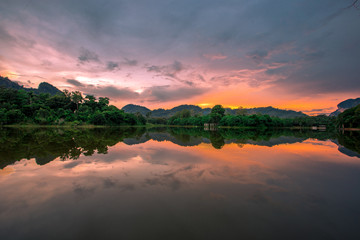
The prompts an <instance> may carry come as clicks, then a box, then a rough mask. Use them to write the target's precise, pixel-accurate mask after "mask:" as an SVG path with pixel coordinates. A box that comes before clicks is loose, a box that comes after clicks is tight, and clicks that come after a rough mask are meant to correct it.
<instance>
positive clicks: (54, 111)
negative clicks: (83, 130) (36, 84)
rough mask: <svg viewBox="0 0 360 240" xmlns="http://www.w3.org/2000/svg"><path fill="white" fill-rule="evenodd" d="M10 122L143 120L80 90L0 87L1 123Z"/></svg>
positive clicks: (124, 122) (130, 122)
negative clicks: (52, 91)
mask: <svg viewBox="0 0 360 240" xmlns="http://www.w3.org/2000/svg"><path fill="white" fill-rule="evenodd" d="M9 124H39V125H64V124H73V125H79V124H94V125H144V124H146V119H145V118H144V117H143V116H142V115H141V114H138V115H136V114H129V113H125V112H124V111H123V110H120V109H118V108H117V107H115V106H113V105H109V98H107V97H100V98H99V99H96V98H95V97H94V96H92V95H86V96H85V97H83V95H82V94H81V93H80V92H79V91H75V92H69V91H64V92H60V93H57V94H56V95H50V94H47V93H40V94H35V93H34V92H32V91H26V90H24V89H21V90H16V89H12V88H3V87H0V125H9Z"/></svg>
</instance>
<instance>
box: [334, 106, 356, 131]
mask: <svg viewBox="0 0 360 240" xmlns="http://www.w3.org/2000/svg"><path fill="white" fill-rule="evenodd" d="M336 125H337V126H338V127H341V128H342V127H344V128H360V104H359V105H357V106H355V107H352V108H349V109H347V110H345V111H344V112H343V113H340V114H339V115H338V117H337V120H336Z"/></svg>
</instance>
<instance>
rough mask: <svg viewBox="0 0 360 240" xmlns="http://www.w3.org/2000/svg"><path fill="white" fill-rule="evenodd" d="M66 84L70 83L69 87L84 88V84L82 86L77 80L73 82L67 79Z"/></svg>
mask: <svg viewBox="0 0 360 240" xmlns="http://www.w3.org/2000/svg"><path fill="white" fill-rule="evenodd" d="M66 82H67V83H70V84H71V85H73V86H76V87H84V86H85V85H84V84H82V83H81V82H79V81H78V80H75V79H67V80H66Z"/></svg>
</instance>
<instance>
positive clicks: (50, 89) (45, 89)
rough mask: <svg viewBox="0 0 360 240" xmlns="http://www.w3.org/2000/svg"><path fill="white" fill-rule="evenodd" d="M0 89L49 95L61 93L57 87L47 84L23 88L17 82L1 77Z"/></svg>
mask: <svg viewBox="0 0 360 240" xmlns="http://www.w3.org/2000/svg"><path fill="white" fill-rule="evenodd" d="M0 87H5V88H11V89H16V90H25V91H27V92H34V93H35V94H40V93H49V94H50V95H56V94H58V93H61V91H60V90H59V89H58V88H57V87H55V86H53V85H51V84H50V83H47V82H42V83H40V84H39V86H38V88H25V87H23V86H20V85H19V84H18V83H17V82H14V81H11V80H10V79H9V78H7V77H2V76H0Z"/></svg>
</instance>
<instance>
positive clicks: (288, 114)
mask: <svg viewBox="0 0 360 240" xmlns="http://www.w3.org/2000/svg"><path fill="white" fill-rule="evenodd" d="M247 111H248V114H262V115H269V116H271V117H279V118H296V117H306V116H307V115H306V114H305V113H302V112H296V111H293V110H283V109H278V108H273V107H259V108H250V109H247Z"/></svg>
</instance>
